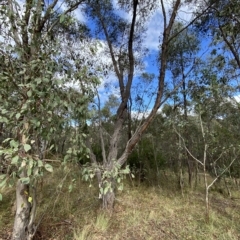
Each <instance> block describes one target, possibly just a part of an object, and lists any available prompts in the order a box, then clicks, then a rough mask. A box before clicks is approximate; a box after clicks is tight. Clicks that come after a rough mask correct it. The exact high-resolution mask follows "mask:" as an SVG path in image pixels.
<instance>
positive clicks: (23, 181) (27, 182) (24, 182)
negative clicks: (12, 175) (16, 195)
mask: <svg viewBox="0 0 240 240" xmlns="http://www.w3.org/2000/svg"><path fill="white" fill-rule="evenodd" d="M20 181H21V182H22V184H29V183H30V178H29V177H26V178H20Z"/></svg>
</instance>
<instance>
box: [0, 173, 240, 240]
mask: <svg viewBox="0 0 240 240" xmlns="http://www.w3.org/2000/svg"><path fill="white" fill-rule="evenodd" d="M65 176H66V177H65ZM70 182H72V179H71V178H70V176H69V175H68V174H66V173H65V172H64V171H62V170H56V171H54V173H53V174H51V175H48V177H47V178H45V180H44V182H43V184H42V186H39V189H38V192H39V194H38V196H39V197H38V198H39V200H38V204H39V205H38V212H37V221H36V222H37V223H38V222H40V225H39V228H38V231H37V234H36V237H35V239H36V240H40V239H42V240H72V239H73V240H86V239H89V240H104V239H106V240H108V239H109V240H120V239H121V240H123V239H129V240H135V239H136V240H142V239H146V240H150V239H152V240H156V239H163V240H174V239H176V240H177V239H183V240H185V239H194V240H198V239H204V240H206V239H208V240H210V239H218V240H225V239H226V240H227V239H229V240H234V239H236V240H237V239H240V199H239V196H240V193H239V192H240V191H239V190H238V191H237V190H232V197H231V198H229V197H227V196H226V195H224V194H220V193H219V191H217V190H214V191H211V192H210V206H211V208H210V220H209V222H208V223H207V222H206V218H205V202H204V199H205V196H204V189H203V187H201V186H199V187H197V189H196V190H189V189H186V190H185V192H184V195H182V194H181V192H180V191H179V190H177V187H176V186H175V184H173V183H172V182H171V181H169V179H168V182H167V181H166V179H165V184H162V185H160V186H157V187H156V186H147V185H146V184H144V183H143V184H141V185H139V184H137V183H136V182H132V181H127V182H126V184H125V185H124V190H123V191H122V192H118V193H117V197H116V204H115V207H114V211H113V212H112V214H111V215H110V214H107V213H105V212H103V211H102V210H100V206H101V204H100V200H99V199H98V193H97V189H95V188H94V187H91V188H89V183H86V182H83V181H82V180H81V176H80V175H77V174H76V175H75V181H74V184H75V186H74V188H73V190H72V192H69V183H70ZM59 184H60V185H62V184H63V186H62V187H60V185H59ZM40 185H41V184H40ZM57 185H58V186H57ZM14 196H15V194H14V189H10V190H8V191H5V192H4V194H3V201H2V202H0V240H7V239H10V236H11V231H12V227H13V220H14V209H13V205H14Z"/></svg>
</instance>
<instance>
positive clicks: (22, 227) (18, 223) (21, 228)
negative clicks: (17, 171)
mask: <svg viewBox="0 0 240 240" xmlns="http://www.w3.org/2000/svg"><path fill="white" fill-rule="evenodd" d="M28 197H29V185H27V184H22V183H21V181H20V180H18V182H17V187H16V215H15V221H14V227H13V235H12V240H31V239H33V235H34V229H33V228H32V229H30V228H29V223H30V215H31V207H32V206H31V203H30V202H29V201H28Z"/></svg>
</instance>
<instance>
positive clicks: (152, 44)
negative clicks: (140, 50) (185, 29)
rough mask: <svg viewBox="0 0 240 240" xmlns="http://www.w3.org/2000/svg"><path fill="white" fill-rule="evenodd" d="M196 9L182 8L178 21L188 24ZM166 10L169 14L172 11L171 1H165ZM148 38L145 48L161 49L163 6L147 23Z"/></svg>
mask: <svg viewBox="0 0 240 240" xmlns="http://www.w3.org/2000/svg"><path fill="white" fill-rule="evenodd" d="M195 8H196V7H194V6H193V5H183V6H181V7H180V9H179V11H178V14H177V17H176V20H178V21H182V22H183V23H188V22H189V21H190V20H191V19H192V16H193V11H194V9H195ZM165 10H166V13H168V12H169V11H170V10H171V4H170V3H169V1H165ZM146 27H147V36H146V38H145V41H144V42H145V43H144V44H145V46H146V47H147V48H148V49H149V50H155V51H157V50H158V47H159V38H160V37H161V34H162V32H163V15H162V10H161V6H159V7H158V9H157V10H156V11H155V13H154V14H153V16H152V17H151V18H150V20H149V22H148V23H147V26H146Z"/></svg>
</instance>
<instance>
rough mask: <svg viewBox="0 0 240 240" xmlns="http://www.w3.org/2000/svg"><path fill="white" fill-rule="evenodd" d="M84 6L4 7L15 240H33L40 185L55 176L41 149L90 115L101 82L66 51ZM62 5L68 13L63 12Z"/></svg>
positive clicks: (4, 108) (1, 40) (0, 44)
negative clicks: (94, 88)
mask: <svg viewBox="0 0 240 240" xmlns="http://www.w3.org/2000/svg"><path fill="white" fill-rule="evenodd" d="M83 2H84V1H83V0H81V1H67V2H64V1H58V0H54V1H42V0H38V1H31V0H26V1H14V0H8V1H3V2H2V3H1V5H0V13H1V14H0V22H1V36H0V48H1V50H0V51H1V64H0V68H1V73H0V79H1V80H0V85H1V88H0V105H1V107H0V123H1V126H3V127H4V128H5V129H8V130H9V131H11V134H10V136H9V137H7V138H6V139H1V147H0V154H1V155H2V156H3V157H4V160H5V161H6V163H7V165H8V169H7V172H6V173H5V174H3V175H1V184H0V185H1V187H5V186H7V185H14V184H15V183H16V215H15V222H14V228H13V235H12V239H18V240H19V239H23V240H25V239H32V238H33V236H34V234H35V232H36V229H37V225H35V222H34V221H35V215H36V207H37V195H36V190H37V182H38V179H39V178H41V177H43V172H44V169H45V170H47V171H49V172H52V171H53V168H52V166H51V165H49V164H48V163H47V162H45V161H44V159H42V157H41V156H40V154H39V144H40V143H41V142H42V141H43V140H44V141H48V142H51V140H52V139H53V138H54V136H53V135H54V134H56V132H57V131H59V128H60V127H61V128H64V126H65V122H66V121H68V118H67V117H69V116H74V115H76V114H77V115H78V117H82V116H83V115H84V114H83V112H86V108H85V105H86V104H87V102H88V98H89V93H90V89H89V86H90V85H91V84H90V83H93V84H94V81H96V80H95V79H93V78H91V77H90V76H89V73H88V71H87V66H83V67H82V68H81V67H80V64H79V62H76V61H75V60H76V59H74V58H73V57H71V61H70V59H67V58H66V55H65V56H64V49H65V48H66V45H67V44H70V43H71V44H72V43H73V42H72V39H71V38H72V37H73V36H74V33H73V32H72V30H73V29H75V33H76V32H77V31H79V30H81V28H78V29H77V30H76V25H77V24H75V23H76V19H75V18H74V16H73V15H72V14H71V12H73V11H74V10H75V9H76V8H77V7H78V6H79V5H80V4H82V3H83ZM62 4H65V5H64V6H65V8H64V9H65V10H62V11H61V10H60V9H61V6H63V5H62ZM80 25H81V24H80ZM80 25H78V26H80ZM69 28H72V29H71V31H68V32H67V36H66V35H64V32H65V31H66V30H67V29H69ZM79 32H80V31H79ZM83 35H84V34H83ZM78 37H79V38H81V34H78ZM64 44H66V45H64ZM73 56H75V57H76V55H73ZM68 57H69V56H68ZM64 69H65V72H64V71H63V70H64ZM71 79H74V80H76V81H78V82H79V83H80V84H79V85H80V86H82V88H81V89H80V90H79V91H78V92H76V91H74V92H73V91H70V90H69V88H68V87H67V86H66V84H67V82H69V81H70V80H71ZM86 80H87V82H88V83H86V84H85V83H84V82H85V81H86ZM86 91H88V93H87V92H86ZM63 108H65V112H66V110H67V111H68V113H67V114H63V113H64V111H63V110H62V109H63ZM72 113H74V114H72ZM79 114H80V115H81V116H80V115H79ZM6 136H7V135H6ZM2 137H4V136H2ZM52 147H54V146H52Z"/></svg>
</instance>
